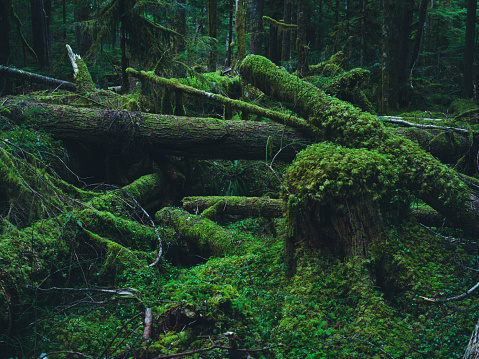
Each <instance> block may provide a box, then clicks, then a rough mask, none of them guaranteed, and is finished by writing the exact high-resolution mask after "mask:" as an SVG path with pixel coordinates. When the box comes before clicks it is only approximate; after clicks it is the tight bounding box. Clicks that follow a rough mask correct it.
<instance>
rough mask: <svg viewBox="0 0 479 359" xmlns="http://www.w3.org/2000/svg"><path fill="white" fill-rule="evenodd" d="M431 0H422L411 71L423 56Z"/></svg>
mask: <svg viewBox="0 0 479 359" xmlns="http://www.w3.org/2000/svg"><path fill="white" fill-rule="evenodd" d="M429 1H430V0H422V1H421V7H420V9H419V20H418V25H417V31H416V37H415V38H414V47H413V50H412V55H411V62H410V66H409V69H410V70H411V71H412V70H413V69H414V68H415V67H416V65H417V63H418V62H419V58H420V56H421V52H422V51H421V48H422V46H423V43H424V34H425V32H426V22H427V10H428V6H429Z"/></svg>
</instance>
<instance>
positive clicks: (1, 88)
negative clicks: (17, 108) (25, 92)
mask: <svg viewBox="0 0 479 359" xmlns="http://www.w3.org/2000/svg"><path fill="white" fill-rule="evenodd" d="M8 10H9V9H8V8H7V4H6V2H5V1H0V34H2V36H0V65H8V63H9V62H10V17H9V15H8V14H9V11H8ZM10 92H11V81H9V80H8V79H7V78H6V77H4V76H1V75H0V96H5V95H8V94H10Z"/></svg>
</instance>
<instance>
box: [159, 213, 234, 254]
mask: <svg viewBox="0 0 479 359" xmlns="http://www.w3.org/2000/svg"><path fill="white" fill-rule="evenodd" d="M155 218H156V220H157V221H160V222H162V223H165V224H167V225H170V226H173V227H174V228H175V230H176V232H177V233H179V235H180V236H181V237H182V238H183V239H184V240H185V242H186V243H187V245H188V247H189V248H191V251H192V252H194V253H195V254H199V255H201V256H202V257H209V256H210V255H213V256H218V255H223V254H227V253H232V252H234V249H235V248H236V247H238V245H239V242H238V241H236V240H235V236H234V235H233V233H231V232H230V231H227V230H226V229H224V228H223V227H221V226H220V225H218V224H216V223H215V222H213V221H212V220H210V219H208V218H205V217H203V216H197V215H194V214H191V213H189V212H186V211H184V210H182V209H179V208H171V207H165V208H163V209H162V210H160V211H159V212H157V213H156V214H155Z"/></svg>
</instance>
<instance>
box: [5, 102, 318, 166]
mask: <svg viewBox="0 0 479 359" xmlns="http://www.w3.org/2000/svg"><path fill="white" fill-rule="evenodd" d="M13 100H14V99H13V98H10V100H6V101H5V102H4V106H8V108H9V110H10V111H11V113H10V115H9V118H10V119H11V120H14V121H16V122H17V123H21V122H23V121H28V120H29V116H28V113H35V118H34V121H35V122H36V124H37V125H38V126H39V127H40V128H42V129H43V130H45V131H47V132H50V133H52V134H53V135H54V136H55V137H57V138H62V139H76V140H80V141H81V140H83V141H88V142H96V143H105V144H106V143H109V144H112V145H121V146H125V145H127V144H128V145H132V146H134V145H141V146H145V145H148V146H150V148H151V150H152V151H154V152H157V153H164V154H172V155H178V156H188V157H196V158H223V159H240V158H242V159H249V160H267V159H268V158H272V157H273V156H276V159H278V160H283V161H291V160H292V159H293V158H294V156H295V155H296V152H297V151H299V150H301V149H303V148H305V146H306V145H307V144H308V143H309V141H307V140H306V141H305V138H307V137H306V136H305V135H304V134H303V133H301V132H299V131H296V130H292V129H289V128H287V127H285V126H282V125H278V124H275V123H264V122H252V121H219V120H216V119H204V118H189V117H177V116H171V115H154V114H148V113H141V112H138V113H131V112H126V111H118V110H108V111H105V110H97V109H91V108H90V109H86V108H83V109H82V108H76V107H71V106H61V105H47V104H38V103H28V102H17V103H13V102H12V101H13Z"/></svg>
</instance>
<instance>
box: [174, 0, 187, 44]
mask: <svg viewBox="0 0 479 359" xmlns="http://www.w3.org/2000/svg"><path fill="white" fill-rule="evenodd" d="M175 9H176V10H175V12H174V28H175V31H176V32H177V33H178V34H180V35H181V36H177V38H176V39H175V41H176V44H175V49H176V52H177V53H181V52H183V51H185V37H186V0H176V1H175Z"/></svg>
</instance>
